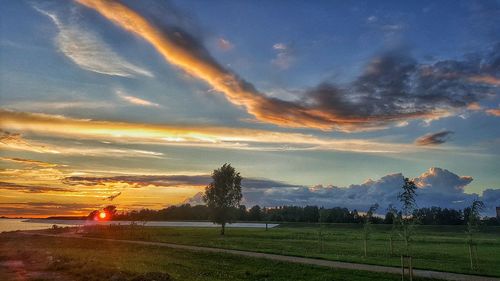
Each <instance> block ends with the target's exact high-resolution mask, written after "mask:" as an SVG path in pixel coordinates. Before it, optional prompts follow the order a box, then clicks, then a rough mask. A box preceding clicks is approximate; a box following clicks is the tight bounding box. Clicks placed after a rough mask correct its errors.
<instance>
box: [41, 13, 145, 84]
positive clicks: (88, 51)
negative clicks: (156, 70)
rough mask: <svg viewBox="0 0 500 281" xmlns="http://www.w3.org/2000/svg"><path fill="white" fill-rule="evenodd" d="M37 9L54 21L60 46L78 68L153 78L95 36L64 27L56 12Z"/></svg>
mask: <svg viewBox="0 0 500 281" xmlns="http://www.w3.org/2000/svg"><path fill="white" fill-rule="evenodd" d="M35 9H36V10H37V11H39V12H40V13H42V14H44V15H46V16H47V17H49V18H50V19H51V20H52V22H54V24H55V25H56V26H57V28H58V30H59V33H58V35H57V37H56V44H57V47H58V48H59V50H60V51H61V52H62V53H63V54H64V55H65V56H67V57H68V58H69V59H71V60H72V61H73V62H74V63H76V64H77V65H78V66H79V67H81V68H83V69H85V70H88V71H92V72H97V73H101V74H106V75H114V76H122V77H133V76H136V75H143V76H148V77H153V76H154V75H153V74H152V73H151V72H150V71H149V70H147V69H144V68H142V67H139V66H137V65H134V64H132V63H130V62H128V61H127V60H125V59H124V58H122V57H121V56H120V55H118V54H117V53H115V52H114V51H113V50H112V49H111V47H110V46H108V45H107V44H106V43H104V42H103V41H102V40H101V39H100V38H99V37H98V36H97V35H96V34H94V33H91V32H89V31H87V30H85V29H83V28H81V27H78V26H76V25H73V24H65V23H63V22H62V21H61V20H60V19H59V17H57V15H55V14H53V13H50V12H47V11H44V10H41V9H39V8H37V7H35Z"/></svg>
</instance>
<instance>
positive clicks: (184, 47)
mask: <svg viewBox="0 0 500 281" xmlns="http://www.w3.org/2000/svg"><path fill="white" fill-rule="evenodd" d="M77 2H78V3H80V4H82V5H85V6H87V7H89V8H92V9H94V10H96V11H97V12H99V13H100V14H101V15H102V16H104V17H105V18H107V19H109V20H110V21H112V22H113V23H115V24H116V25H118V26H120V27H121V28H123V29H125V30H127V31H129V32H131V33H133V34H135V35H137V36H139V37H141V38H143V39H144V40H146V41H147V42H149V43H150V44H151V45H152V46H153V47H154V48H155V49H156V50H157V51H158V52H159V53H160V54H161V55H162V56H163V57H164V59H165V60H166V61H167V62H169V63H171V64H173V65H175V66H177V67H179V68H180V69H182V70H184V71H185V72H187V73H188V74H190V75H192V76H193V77H197V78H199V79H201V80H203V81H205V82H206V83H208V84H209V85H210V86H212V87H213V88H214V89H215V90H216V91H217V92H220V93H223V94H224V95H225V96H226V98H227V99H228V100H229V101H230V102H231V103H233V104H235V105H237V106H241V107H244V108H245V109H246V110H247V112H248V113H250V114H251V115H253V116H254V117H255V118H256V119H257V120H259V121H262V122H266V123H271V124H275V125H278V126H282V127H309V128H316V129H320V130H332V129H336V130H342V131H353V130H360V129H365V128H367V127H368V128H369V127H380V126H381V125H382V124H385V123H387V122H392V121H398V120H401V119H412V118H426V119H429V118H434V117H436V116H441V115H443V114H444V113H446V112H444V111H446V110H438V111H425V112H421V111H418V110H417V111H414V112H406V111H404V112H394V113H390V112H384V113H378V114H374V115H362V114H358V115H354V114H344V113H339V112H336V111H335V110H325V109H324V108H321V106H318V105H316V106H312V105H308V104H302V103H299V102H290V101H284V100H279V99H275V98H270V97H267V96H265V95H264V94H262V93H260V92H259V91H257V90H256V89H255V88H254V86H253V85H252V84H250V83H248V82H247V81H245V80H243V79H241V78H240V77H238V76H237V75H236V74H235V73H232V72H230V71H228V70H226V69H225V68H224V67H222V66H221V65H220V64H218V63H217V62H216V61H214V60H213V59H212V58H207V57H204V55H205V54H202V53H201V52H197V50H194V48H190V47H189V46H188V45H189V41H190V39H191V38H189V37H188V36H187V35H186V34H182V33H181V32H173V33H171V34H169V33H168V32H163V31H162V30H160V29H159V28H157V27H156V26H155V25H153V24H152V23H150V22H149V21H148V20H147V19H145V18H144V17H142V16H141V15H139V14H138V13H137V12H135V11H133V10H132V9H130V8H128V7H127V6H125V5H123V4H121V3H119V2H117V1H107V0H77ZM198 47H200V46H198Z"/></svg>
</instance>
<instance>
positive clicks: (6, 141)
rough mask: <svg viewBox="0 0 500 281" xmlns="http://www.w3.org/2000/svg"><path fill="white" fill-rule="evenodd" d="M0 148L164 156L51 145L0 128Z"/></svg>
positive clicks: (88, 153)
mask: <svg viewBox="0 0 500 281" xmlns="http://www.w3.org/2000/svg"><path fill="white" fill-rule="evenodd" d="M0 112H1V110H0ZM0 115H1V113H0ZM59 118H60V117H59ZM1 125H2V123H1V122H0V127H2V128H3V126H1ZM39 129H41V128H39ZM66 135H67V134H66ZM0 148H2V149H8V150H21V151H29V152H35V153H48V154H64V155H81V156H96V157H98V156H105V157H147V158H163V156H164V155H163V153H161V152H155V151H148V150H140V149H121V148H105V147H95V148H89V147H77V146H64V145H53V144H49V143H42V142H38V141H33V140H27V139H25V138H24V137H23V136H22V135H21V134H19V133H11V132H7V131H3V130H1V129H0ZM5 159H7V158H3V160H5ZM14 159H16V161H17V162H20V160H21V159H19V158H10V160H11V162H13V161H14Z"/></svg>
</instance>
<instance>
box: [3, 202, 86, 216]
mask: <svg viewBox="0 0 500 281" xmlns="http://www.w3.org/2000/svg"><path fill="white" fill-rule="evenodd" d="M95 208H96V206H95V205H94V204H81V203H55V202H23V203H17V202H16V203H8V202H2V203H0V215H10V216H41V215H42V216H43V215H45V216H50V215H61V214H66V215H72V214H73V215H74V214H78V215H81V212H86V211H92V210H94V209H95Z"/></svg>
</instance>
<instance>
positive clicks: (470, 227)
mask: <svg viewBox="0 0 500 281" xmlns="http://www.w3.org/2000/svg"><path fill="white" fill-rule="evenodd" d="M483 209H484V203H483V202H482V201H479V200H477V199H474V201H472V205H471V206H470V207H468V208H465V210H464V213H465V214H464V217H465V219H466V221H467V228H466V231H465V232H466V233H467V245H468V246H469V259H470V269H471V270H474V269H477V263H478V262H477V245H476V243H475V242H474V237H473V235H474V233H475V232H478V231H479V224H480V222H481V211H483ZM474 259H475V260H476V266H475V265H474Z"/></svg>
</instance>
